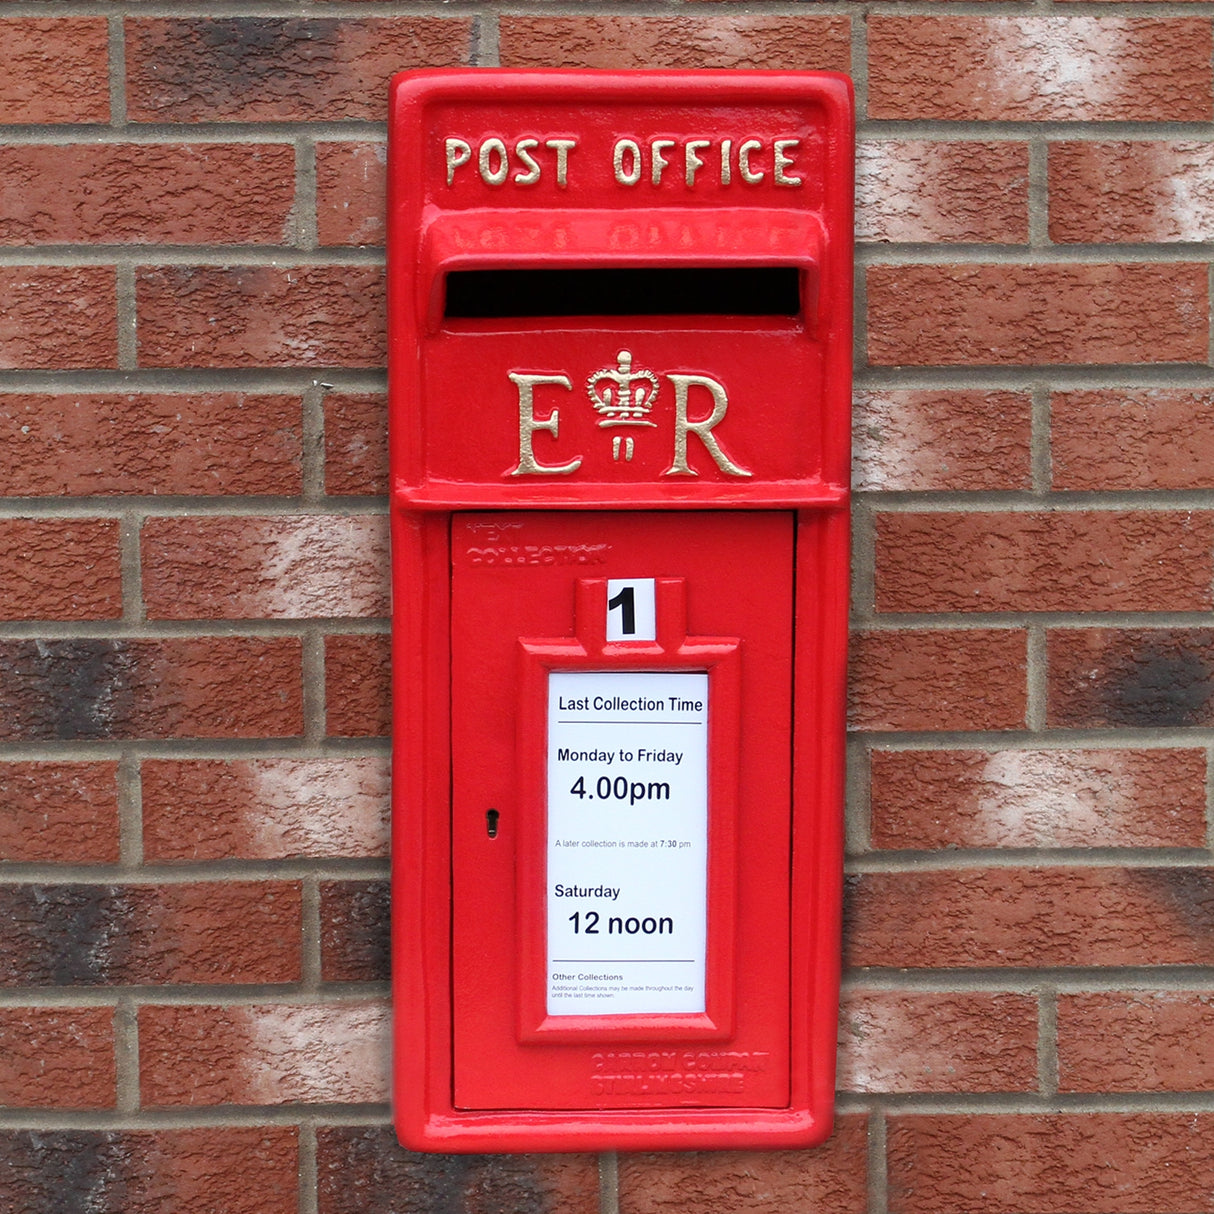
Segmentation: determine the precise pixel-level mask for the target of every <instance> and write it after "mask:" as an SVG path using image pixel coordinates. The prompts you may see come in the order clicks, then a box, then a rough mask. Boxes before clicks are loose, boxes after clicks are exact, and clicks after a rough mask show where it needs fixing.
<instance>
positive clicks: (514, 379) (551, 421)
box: [510, 371, 749, 476]
mask: <svg viewBox="0 0 1214 1214" xmlns="http://www.w3.org/2000/svg"><path fill="white" fill-rule="evenodd" d="M510 382H511V383H512V384H514V385H515V386H516V387H517V388H518V463H517V464H516V465H515V467H513V468H511V469H510V475H511V476H523V475H526V474H537V475H543V474H549V475H556V476H568V475H569V473H571V472H576V471H577V470H578V469H579V468H580V467H581V466H582V457H581V456H578V457H577V458H576V459H572V460H570V461H569V463H567V464H541V463H540V462H539V460H537V459H536V458H535V452H534V451H533V450H532V447H531V438H532V435H534V434H535V432H536V431H537V430H546V431H547V432H548V433H549V434H551V435H552V437H553V438H556V437H557V434H558V431H559V427H560V416H559V414H558V411H557V410H556V409H553V410H552V412H551V413H550V414H548V416H547V417H546V418H545V419H544V420H543V421H539V420H537V419H536V416H535V389H536V386H537V385H539V384H554V385H556V386H557V387H560V388H565V389H567V390H570V391H572V389H573V384H571V383H570V382H569V377H568V376H567V375H523V374H519V373H517V372H514V371H511V372H510ZM747 475H749V473H747Z"/></svg>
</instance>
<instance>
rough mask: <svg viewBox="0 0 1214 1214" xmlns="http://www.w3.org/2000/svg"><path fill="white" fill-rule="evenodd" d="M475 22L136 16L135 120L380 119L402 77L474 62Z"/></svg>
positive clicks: (130, 61)
mask: <svg viewBox="0 0 1214 1214" xmlns="http://www.w3.org/2000/svg"><path fill="white" fill-rule="evenodd" d="M469 30H470V25H469V22H468V20H467V19H466V18H436V17H383V18H381V17H370V18H351V17H347V18H335V17H321V18H313V19H298V18H278V17H247V16H241V17H231V18H217V17H206V18H200V17H186V18H150V17H149V18H133V19H131V20H129V21H128V22H127V30H126V33H127V60H126V66H127V113H128V115H129V117H130V118H132V119H133V120H135V121H139V122H225V121H226V122H275V121H281V122H307V121H317V120H328V121H338V120H341V119H379V120H382V119H383V117H384V115H385V114H386V113H387V86H388V80H389V78H390V77H391V75H392V73H393V72H396V71H400V70H401V69H403V68H408V67H452V66H456V65H458V64H460V63H462V62H464V61H465V58H466V55H467V51H468V36H469Z"/></svg>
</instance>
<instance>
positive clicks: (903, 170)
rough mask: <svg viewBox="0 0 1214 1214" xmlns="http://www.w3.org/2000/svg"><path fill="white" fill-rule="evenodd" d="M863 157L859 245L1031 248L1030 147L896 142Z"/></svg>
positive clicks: (877, 145) (870, 148) (874, 146)
mask: <svg viewBox="0 0 1214 1214" xmlns="http://www.w3.org/2000/svg"><path fill="white" fill-rule="evenodd" d="M856 153H857V157H856V205H857V212H856V236H857V238H858V239H860V240H880V241H894V242H912V243H913V242H917V241H939V242H953V243H955V242H995V243H1000V244H1023V243H1025V242H1026V241H1027V240H1028V234H1029V205H1028V204H1029V197H1028V194H1029V151H1028V145H1027V144H1024V143H979V142H976V141H970V140H964V141H957V142H954V143H944V142H929V141H927V140H919V139H891V140H881V141H879V142H872V143H862V144H860V145H859V147H858V148H857V149H856Z"/></svg>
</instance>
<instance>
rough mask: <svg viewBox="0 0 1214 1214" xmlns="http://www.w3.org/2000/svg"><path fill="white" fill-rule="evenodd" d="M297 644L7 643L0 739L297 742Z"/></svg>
mask: <svg viewBox="0 0 1214 1214" xmlns="http://www.w3.org/2000/svg"><path fill="white" fill-rule="evenodd" d="M302 732H303V689H302V649H301V646H300V642H299V640H298V639H296V638H294V637H239V636H236V637H233V636H224V637H197V638H194V637H170V638H164V639H160V640H150V639H127V638H121V639H117V640H111V639H106V638H98V639H93V638H81V639H54V640H37V641H33V640H7V641H0V739H4V740H6V741H48V740H51V739H58V740H64V741H67V740H85V739H101V738H115V739H120V738H257V737H296V736H298V735H300V734H301V733H302Z"/></svg>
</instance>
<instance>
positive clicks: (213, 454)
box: [0, 392, 303, 497]
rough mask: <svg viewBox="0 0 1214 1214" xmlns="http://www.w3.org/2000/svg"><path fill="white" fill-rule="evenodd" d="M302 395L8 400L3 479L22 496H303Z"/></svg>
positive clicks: (1, 402)
mask: <svg viewBox="0 0 1214 1214" xmlns="http://www.w3.org/2000/svg"><path fill="white" fill-rule="evenodd" d="M301 425H302V415H301V407H300V401H299V397H298V396H279V395H271V394H266V395H261V394H253V393H247V392H197V393H182V394H172V395H170V394H167V393H156V392H151V393H146V394H138V395H136V394H122V395H119V394H112V395H111V394H98V393H70V394H66V393H65V394H63V395H52V394H49V393H30V392H13V393H0V475H2V476H3V478H4V483H5V484H6V485H7V486H8V487H9V492H10V493H12V494H13V495H14V496H17V497H57V496H60V495H68V496H86V497H87V496H91V495H94V494H101V495H109V494H130V495H143V494H166V493H167V494H185V495H189V496H204V495H224V494H232V495H237V496H239V495H245V494H280V493H281V494H295V493H298V492H299V490H300V486H301V459H302V447H303V436H302V432H301Z"/></svg>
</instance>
